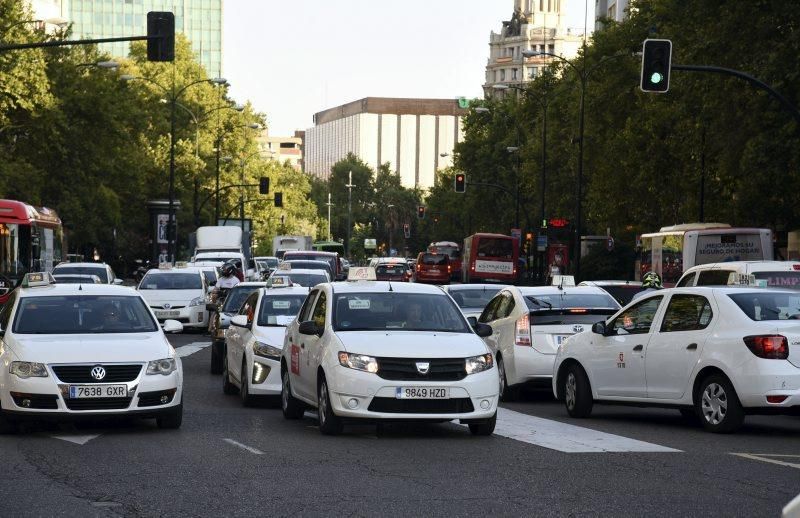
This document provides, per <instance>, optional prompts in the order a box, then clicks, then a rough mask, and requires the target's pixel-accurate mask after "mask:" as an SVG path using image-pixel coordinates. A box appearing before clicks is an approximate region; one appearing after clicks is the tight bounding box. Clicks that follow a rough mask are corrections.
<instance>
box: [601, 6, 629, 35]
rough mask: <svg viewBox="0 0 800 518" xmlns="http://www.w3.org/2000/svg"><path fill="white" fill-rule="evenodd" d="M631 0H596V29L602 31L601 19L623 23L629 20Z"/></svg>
mask: <svg viewBox="0 0 800 518" xmlns="http://www.w3.org/2000/svg"><path fill="white" fill-rule="evenodd" d="M629 4H630V2H629V0H596V1H595V11H594V16H595V29H601V28H602V23H601V22H600V20H601V19H603V18H605V19H608V20H613V21H615V22H622V21H624V20H625V19H627V18H628V16H629V12H628V7H629Z"/></svg>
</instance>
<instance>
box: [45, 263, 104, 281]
mask: <svg viewBox="0 0 800 518" xmlns="http://www.w3.org/2000/svg"><path fill="white" fill-rule="evenodd" d="M53 273H54V274H55V273H70V274H73V275H97V276H98V277H100V280H101V281H102V282H103V284H107V283H108V271H107V270H106V268H105V266H56V267H55V268H54V269H53Z"/></svg>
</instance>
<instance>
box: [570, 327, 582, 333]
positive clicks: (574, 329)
mask: <svg viewBox="0 0 800 518" xmlns="http://www.w3.org/2000/svg"><path fill="white" fill-rule="evenodd" d="M572 332H573V333H582V332H583V326H572Z"/></svg>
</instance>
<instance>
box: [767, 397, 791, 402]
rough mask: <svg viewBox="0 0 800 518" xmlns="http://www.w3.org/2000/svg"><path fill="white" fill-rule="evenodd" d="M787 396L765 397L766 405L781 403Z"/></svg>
mask: <svg viewBox="0 0 800 518" xmlns="http://www.w3.org/2000/svg"><path fill="white" fill-rule="evenodd" d="M788 397H789V396H767V403H783V402H784V401H786V399H787V398H788Z"/></svg>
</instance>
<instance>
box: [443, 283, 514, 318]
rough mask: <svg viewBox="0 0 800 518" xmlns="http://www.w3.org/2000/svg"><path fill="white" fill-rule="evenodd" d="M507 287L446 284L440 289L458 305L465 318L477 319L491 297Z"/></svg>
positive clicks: (499, 285)
mask: <svg viewBox="0 0 800 518" xmlns="http://www.w3.org/2000/svg"><path fill="white" fill-rule="evenodd" d="M507 287H508V286H506V285H503V284H448V285H447V286H442V289H443V290H444V291H445V293H448V294H449V295H450V297H452V298H453V300H454V301H455V303H456V304H458V307H459V309H461V312H462V313H464V316H465V317H467V318H469V317H475V318H478V317H479V316H481V313H483V308H485V307H486V304H488V303H489V301H490V300H492V297H494V296H495V295H497V292H498V291H500V290H502V289H503V288H507Z"/></svg>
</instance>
